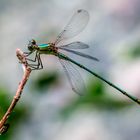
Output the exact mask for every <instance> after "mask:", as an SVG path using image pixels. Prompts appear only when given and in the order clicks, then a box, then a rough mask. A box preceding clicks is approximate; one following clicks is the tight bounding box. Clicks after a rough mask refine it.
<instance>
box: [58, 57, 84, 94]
mask: <svg viewBox="0 0 140 140" xmlns="http://www.w3.org/2000/svg"><path fill="white" fill-rule="evenodd" d="M59 60H60V63H61V64H62V67H63V69H64V71H65V73H66V76H67V78H68V80H69V83H70V85H71V87H72V90H73V91H74V92H75V93H77V94H79V95H84V94H85V93H86V87H85V84H84V81H83V79H82V77H81V75H80V73H79V72H78V70H76V69H75V68H74V66H73V65H72V64H71V63H70V62H68V61H66V60H63V59H59Z"/></svg>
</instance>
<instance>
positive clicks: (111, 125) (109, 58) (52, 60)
mask: <svg viewBox="0 0 140 140" xmlns="http://www.w3.org/2000/svg"><path fill="white" fill-rule="evenodd" d="M77 9H86V10H87V11H88V12H89V14H90V21H89V23H88V25H87V27H86V28H85V30H84V31H83V32H81V33H80V34H79V35H78V36H77V37H75V38H72V39H70V40H67V41H66V42H64V43H65V44H66V43H69V42H73V41H77V40H78V41H82V42H85V43H86V44H88V45H90V49H89V50H87V51H86V53H89V54H90V55H93V56H96V57H97V58H99V60H100V62H99V63H97V62H90V61H89V60H85V59H84V58H79V57H76V56H75V55H70V54H67V55H69V56H71V57H72V58H73V59H75V60H77V62H79V63H81V64H83V65H85V66H87V67H88V68H89V69H91V70H93V71H95V72H96V73H98V74H100V75H102V76H103V77H104V78H106V79H108V80H110V81H112V82H113V83H115V84H116V85H117V86H119V87H120V88H122V89H123V90H125V91H127V92H128V93H130V94H132V95H134V96H137V97H139V98H140V86H139V83H140V20H139V19H140V1H139V0H133V1H132V0H71V1H69V0H61V1H58V0H40V1H38V0H29V1H27V0H20V1H18V0H13V1H10V0H0V18H1V20H0V42H1V51H0V65H1V67H0V77H1V78H0V117H2V116H3V115H4V113H5V112H6V110H7V108H8V106H9V104H10V102H11V100H12V98H13V96H14V95H15V91H16V89H17V86H18V83H19V81H20V79H21V77H22V73H23V72H22V67H21V65H20V64H19V63H18V60H17V58H16V55H15V51H16V48H20V49H21V50H23V51H27V48H26V47H27V44H28V41H29V40H30V39H32V38H34V39H35V40H36V41H37V43H46V42H53V41H54V40H55V38H56V36H57V35H58V34H59V32H61V30H62V29H63V27H64V26H65V25H66V24H67V22H68V21H69V19H70V18H71V16H72V15H73V13H74V12H75V11H76V10H77ZM42 60H43V64H44V69H43V70H41V71H33V72H32V74H31V76H30V78H29V81H28V83H27V84H26V86H25V89H24V91H23V95H22V97H21V99H20V101H19V103H18V104H17V106H16V108H15V110H14V111H13V113H12V115H11V116H10V118H9V120H8V123H10V128H9V131H8V132H7V133H6V134H4V135H2V136H0V140H25V139H26V140H40V139H41V140H56V139H57V140H71V139H72V140H112V139H113V140H132V139H135V140H139V139H140V121H139V118H140V111H139V110H140V107H139V105H137V104H136V103H134V102H133V101H131V100H130V99H128V98H127V97H125V96H123V95H121V94H120V93H119V92H118V91H116V90H114V89H112V88H111V87H110V86H108V85H107V84H105V83H104V82H102V81H100V80H98V79H97V78H95V77H94V76H92V75H90V74H89V73H87V72H86V71H84V70H80V68H78V67H76V68H77V69H78V70H79V71H80V73H81V75H82V77H83V80H84V82H85V85H86V87H87V93H86V95H85V96H82V97H80V96H78V95H77V94H75V93H73V91H72V90H71V87H70V85H69V83H68V80H67V78H66V76H65V73H64V72H63V69H62V67H61V65H60V64H59V61H58V59H57V58H56V57H55V56H42Z"/></svg>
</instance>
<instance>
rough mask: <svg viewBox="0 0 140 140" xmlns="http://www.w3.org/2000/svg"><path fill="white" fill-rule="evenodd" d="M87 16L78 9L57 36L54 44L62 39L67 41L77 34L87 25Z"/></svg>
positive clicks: (84, 11)
mask: <svg viewBox="0 0 140 140" xmlns="http://www.w3.org/2000/svg"><path fill="white" fill-rule="evenodd" d="M88 21H89V14H88V12H87V11H86V10H83V9H80V10H77V11H76V13H75V14H74V15H73V16H72V17H71V19H70V21H69V22H68V24H67V25H66V26H65V28H64V30H63V31H62V32H61V33H60V34H59V35H58V37H57V39H56V41H55V42H54V44H58V43H59V42H60V41H61V40H63V39H68V38H71V37H74V36H76V35H77V34H79V33H80V32H81V31H82V30H83V29H84V28H85V26H86V25H87V23H88Z"/></svg>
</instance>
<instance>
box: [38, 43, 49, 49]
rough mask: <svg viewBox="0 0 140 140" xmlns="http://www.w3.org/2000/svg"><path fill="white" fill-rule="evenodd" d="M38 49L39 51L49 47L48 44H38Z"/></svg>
mask: <svg viewBox="0 0 140 140" xmlns="http://www.w3.org/2000/svg"><path fill="white" fill-rule="evenodd" d="M38 47H39V48H40V49H47V48H48V47H50V44H39V45H38Z"/></svg>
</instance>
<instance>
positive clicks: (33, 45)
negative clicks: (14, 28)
mask: <svg viewBox="0 0 140 140" xmlns="http://www.w3.org/2000/svg"><path fill="white" fill-rule="evenodd" d="M35 47H36V41H35V40H34V39H32V40H30V41H29V44H28V50H29V51H33V50H34V48H35Z"/></svg>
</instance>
